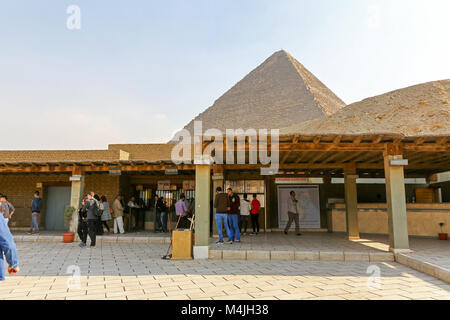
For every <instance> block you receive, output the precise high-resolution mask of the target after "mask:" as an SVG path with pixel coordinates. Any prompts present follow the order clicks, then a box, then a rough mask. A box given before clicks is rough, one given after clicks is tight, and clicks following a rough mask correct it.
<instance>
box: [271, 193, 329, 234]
mask: <svg viewBox="0 0 450 320" xmlns="http://www.w3.org/2000/svg"><path fill="white" fill-rule="evenodd" d="M291 191H294V192H295V195H296V196H295V197H296V199H297V200H298V201H299V206H300V208H301V209H302V211H303V212H304V215H303V217H301V218H300V228H320V201H319V187H318V186H311V185H304V186H299V185H296V186H278V226H279V228H284V227H286V224H287V222H288V220H289V216H288V200H289V197H290V192H291ZM291 229H295V222H293V223H292V225H291Z"/></svg>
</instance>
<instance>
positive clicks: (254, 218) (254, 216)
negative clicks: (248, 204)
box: [251, 194, 261, 235]
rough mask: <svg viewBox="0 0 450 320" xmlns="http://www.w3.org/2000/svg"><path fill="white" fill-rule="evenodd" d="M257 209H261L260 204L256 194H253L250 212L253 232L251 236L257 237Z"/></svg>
mask: <svg viewBox="0 0 450 320" xmlns="http://www.w3.org/2000/svg"><path fill="white" fill-rule="evenodd" d="M259 208H261V203H260V202H259V200H258V199H256V194H253V200H252V211H251V217H252V227H253V232H252V233H251V235H257V234H258V233H259Z"/></svg>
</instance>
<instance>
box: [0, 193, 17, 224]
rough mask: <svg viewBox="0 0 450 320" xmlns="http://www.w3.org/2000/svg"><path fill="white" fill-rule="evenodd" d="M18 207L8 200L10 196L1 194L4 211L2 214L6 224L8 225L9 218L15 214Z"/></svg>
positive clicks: (0, 206) (1, 206) (2, 210)
mask: <svg viewBox="0 0 450 320" xmlns="http://www.w3.org/2000/svg"><path fill="white" fill-rule="evenodd" d="M15 210H16V209H15V208H14V206H13V205H12V204H11V202H9V201H8V197H7V196H6V195H4V194H3V195H1V196H0V211H1V212H2V215H3V217H4V219H5V222H6V225H8V222H9V220H10V219H11V217H12V216H13V214H14V211H15Z"/></svg>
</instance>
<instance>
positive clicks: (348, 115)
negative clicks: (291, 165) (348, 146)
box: [280, 79, 450, 137]
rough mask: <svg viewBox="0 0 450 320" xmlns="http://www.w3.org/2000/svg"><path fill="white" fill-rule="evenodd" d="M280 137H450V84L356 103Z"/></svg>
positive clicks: (285, 131) (443, 82)
mask: <svg viewBox="0 0 450 320" xmlns="http://www.w3.org/2000/svg"><path fill="white" fill-rule="evenodd" d="M280 133H281V134H285V135H288V134H296V133H301V134H304V135H315V134H322V135H323V134H346V135H363V134H398V135H402V136H405V137H408V136H410V137H412V136H441V135H442V136H443V135H448V134H450V80H449V79H447V80H441V81H433V82H427V83H423V84H419V85H415V86H411V87H407V88H404V89H399V90H395V91H392V92H388V93H385V94H382V95H379V96H376V97H372V98H368V99H365V100H363V101H361V102H357V103H353V104H351V105H349V106H347V107H345V108H343V109H341V110H339V111H338V112H336V113H335V114H333V115H331V116H329V117H326V118H322V119H316V120H312V121H308V122H304V123H299V124H297V125H293V126H290V127H288V128H284V129H281V132H280Z"/></svg>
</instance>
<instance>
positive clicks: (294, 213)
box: [284, 191, 302, 236]
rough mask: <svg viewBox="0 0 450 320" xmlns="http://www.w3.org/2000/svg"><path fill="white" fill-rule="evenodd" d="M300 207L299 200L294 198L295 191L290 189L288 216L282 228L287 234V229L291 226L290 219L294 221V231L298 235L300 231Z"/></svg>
mask: <svg viewBox="0 0 450 320" xmlns="http://www.w3.org/2000/svg"><path fill="white" fill-rule="evenodd" d="M301 213H302V212H301V208H300V203H299V201H298V200H297V199H296V198H295V192H294V191H291V192H290V196H289V199H288V216H289V221H288V223H287V224H286V228H284V234H288V230H289V228H290V227H291V224H292V221H295V233H296V234H297V235H298V236H299V235H301V233H300V222H299V220H300V218H299V215H300V214H301Z"/></svg>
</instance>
